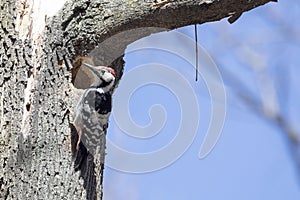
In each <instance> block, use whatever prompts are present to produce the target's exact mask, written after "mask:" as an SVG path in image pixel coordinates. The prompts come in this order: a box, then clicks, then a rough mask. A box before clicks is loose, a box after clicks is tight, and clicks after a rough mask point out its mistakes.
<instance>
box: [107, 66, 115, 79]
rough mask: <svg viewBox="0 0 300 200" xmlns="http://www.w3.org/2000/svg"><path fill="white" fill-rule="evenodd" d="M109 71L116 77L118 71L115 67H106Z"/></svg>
mask: <svg viewBox="0 0 300 200" xmlns="http://www.w3.org/2000/svg"><path fill="white" fill-rule="evenodd" d="M104 68H105V69H106V70H107V71H108V72H109V73H111V74H112V75H113V76H114V77H116V73H115V70H114V69H113V68H110V67H104Z"/></svg>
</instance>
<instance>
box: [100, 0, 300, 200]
mask: <svg viewBox="0 0 300 200" xmlns="http://www.w3.org/2000/svg"><path fill="white" fill-rule="evenodd" d="M298 19H300V1H295V0H286V1H279V3H269V4H267V5H265V6H262V7H259V8H256V9H254V10H252V11H250V12H247V13H244V14H243V15H242V16H241V18H240V19H239V20H238V21H237V22H235V23H234V24H232V25H230V24H229V23H228V22H227V21H226V20H222V21H219V22H213V23H207V24H203V25H198V39H199V45H200V46H201V47H202V48H203V49H204V50H205V51H206V52H207V54H208V55H209V56H211V58H212V60H213V61H214V63H215V64H216V66H217V69H218V70H219V71H220V73H221V74H222V78H223V80H224V87H225V89H226V103H224V101H223V100H222V99H218V98H217V99H215V101H216V102H217V103H216V104H221V105H223V107H226V118H225V123H224V127H223V130H222V132H221V136H220V138H219V140H218V141H217V144H216V146H215V147H214V148H213V149H212V151H211V152H210V153H209V154H208V155H207V156H206V157H205V158H204V159H199V156H198V155H199V151H200V147H201V145H202V144H203V142H204V138H205V135H206V134H207V130H208V128H209V125H210V123H212V122H211V116H212V115H213V114H212V105H214V103H213V102H212V99H211V96H213V94H211V92H209V91H208V87H209V86H207V84H213V83H210V82H209V83H207V81H206V80H205V79H206V78H207V77H203V76H201V75H200V76H199V80H198V81H197V82H196V81H195V69H194V68H193V66H192V64H191V63H189V62H188V60H189V58H187V56H191V57H193V55H195V50H194V46H192V45H190V44H189V43H188V42H186V39H182V38H181V34H184V35H186V36H188V37H190V38H191V39H190V40H193V39H194V26H189V27H183V28H180V29H177V30H174V31H172V32H165V33H159V34H155V35H151V36H149V37H147V38H144V39H142V40H139V41H137V42H135V43H133V44H132V45H130V46H129V47H128V49H127V53H126V55H125V61H126V65H125V71H124V75H123V78H122V80H121V82H120V86H119V88H118V89H117V90H116V91H115V94H114V102H113V103H114V105H113V106H114V109H116V108H119V107H120V106H119V107H118V106H117V105H116V104H120V101H121V103H122V106H123V105H124V107H123V108H124V110H125V111H127V110H129V112H130V115H131V119H132V121H133V122H134V123H133V125H135V126H136V127H137V128H135V127H130V126H129V127H127V128H126V127H125V128H124V127H120V123H122V122H119V123H117V122H116V119H115V117H114V114H115V113H116V110H114V111H113V114H112V116H111V119H110V124H109V130H108V139H109V140H110V141H111V142H112V143H113V144H115V145H116V146H118V147H120V148H123V149H125V150H126V151H130V152H136V153H149V152H150V153H151V152H155V151H156V152H159V151H160V150H161V149H162V148H163V147H164V146H168V145H170V141H172V139H173V140H174V138H177V137H178V135H177V132H178V130H179V128H180V127H181V126H182V125H183V124H184V123H186V121H185V120H186V118H187V121H188V122H190V123H194V122H195V121H196V122H199V123H198V129H197V131H196V135H195V138H194V139H192V140H191V141H190V142H192V143H191V145H190V146H189V147H188V148H187V150H186V151H182V153H183V155H181V156H180V158H178V159H176V161H175V162H173V163H172V164H170V165H168V166H164V168H162V169H158V170H154V171H152V172H148V173H138V174H134V173H125V172H121V171H118V170H115V169H112V168H110V167H109V166H106V168H105V175H104V200H120V199H129V200H153V199H155V200H165V199H172V200H184V199H189V200H198V199H205V200H219V199H230V200H241V199H242V200H248V199H249V200H265V199H272V200H282V199H288V200H298V199H300V179H299V177H297V171H296V167H295V163H294V161H293V160H292V156H291V154H290V152H289V148H288V146H287V143H286V141H285V138H284V137H283V133H282V132H281V131H280V130H279V129H278V127H277V125H276V124H273V123H270V122H269V121H268V120H265V119H264V118H263V117H260V115H259V114H257V113H256V112H255V111H253V108H249V106H248V105H247V104H245V103H243V101H242V100H241V99H240V98H239V97H238V95H237V91H241V92H243V93H245V94H246V95H249V96H250V97H251V98H253V99H254V100H257V101H258V104H257V105H261V104H263V102H261V97H262V96H263V97H266V98H265V99H266V100H265V103H266V104H267V105H268V106H270V109H271V110H273V111H274V110H275V111H276V110H278V108H280V109H281V112H282V114H283V116H284V117H285V118H286V119H288V121H289V123H290V126H292V127H294V129H295V130H297V131H298V133H299V132H300V125H299V119H300V112H299V111H300V101H299V100H300V93H299V89H298V87H299V85H300V80H299V78H298V77H299V74H300V68H299V67H298V65H299V63H300V62H299V61H300V58H299V55H300V26H299V23H298ZM174 32H175V33H174ZM153 44H159V45H161V47H168V48H171V49H176V50H178V49H179V50H182V51H183V52H185V53H187V54H184V53H182V54H176V53H174V52H171V51H168V50H162V49H159V48H156V49H154V48H152V49H149V48H146V47H148V46H149V45H150V46H151V45H153ZM137 47H139V48H140V49H138V50H136V48H137ZM143 47H144V48H143ZM133 49H135V50H133ZM199 53H200V54H201V55H199V60H200V61H199V62H200V65H199V66H200V68H201V69H200V71H202V70H203V68H205V67H210V66H209V65H210V64H207V63H206V62H205V58H204V57H203V55H204V54H205V52H204V51H202V49H201V50H200V51H199ZM206 57H207V56H206ZM142 67H144V68H143V70H144V71H145V73H140V72H137V74H138V76H135V77H137V80H139V81H140V82H138V81H137V84H139V85H137V86H139V88H138V89H137V90H134V91H130V92H133V93H132V94H131V95H130V98H129V99H128V98H127V99H125V97H124V96H122V93H121V92H120V91H121V90H122V88H121V86H122V84H123V85H132V84H135V83H131V82H128V81H131V80H132V78H130V74H132V73H134V72H135V71H134V70H136V69H141V68H142ZM151 67H154V68H155V70H152V71H151V70H150V72H149V70H148V69H152V68H151ZM164 69H166V70H171V71H169V72H167V73H164V71H163V70H164ZM172 69H173V70H175V72H173V71H172ZM264 70H265V71H267V72H268V73H267V74H269V78H270V80H271V81H265V80H269V79H266V77H264V76H261V74H264V73H262V71H264ZM176 72H177V75H179V77H176V76H177V75H176ZM228 72H230V73H231V74H232V77H231V78H230V77H229V76H228ZM205 76H206V75H205ZM148 79H150V80H153V82H152V83H151V82H147V80H148ZM181 79H182V80H181ZM210 79H213V80H214V76H212V78H211V77H210ZM161 80H166V82H163V83H158V82H159V81H161ZM234 80H236V81H234ZM143 81H144V82H145V85H142V84H141V82H142V83H143ZM214 81H215V82H218V80H214ZM174 83H175V84H174ZM176 83H177V84H176ZM241 83H242V84H241ZM269 86H270V87H274V88H275V89H276V93H275V94H272V92H270V91H272V90H266V91H265V90H264V88H268V87H269ZM171 87H175V88H171ZM190 89H192V91H193V92H192V95H191V94H188V93H187V91H189V90H190ZM246 89H247V90H246ZM118 92H119V93H118ZM189 95H191V96H189ZM193 95H194V96H193ZM274 95H275V96H274ZM184 97H186V99H184ZM194 97H195V98H196V104H197V105H196V106H195V105H194V104H193V101H192V100H193V98H194ZM116 98H119V99H116ZM220 98H222V96H221V97H220ZM120 99H121V100H120ZM182 99H184V100H182ZM187 99H188V100H187ZM189 100H190V101H189ZM276 100H277V101H276ZM180 101H184V102H180ZM127 102H128V106H127ZM181 103H183V104H181ZM153 105H160V107H159V106H156V107H152V106H153ZM184 106H185V107H184ZM151 107H152V108H153V110H152V111H153V113H155V112H156V111H157V114H156V115H155V114H154V115H153V116H149V115H148V114H149V109H150V108H151ZM161 107H163V109H162V108H161ZM197 107H198V108H199V115H198V116H195V115H193V114H191V115H192V116H189V117H185V119H181V117H182V116H183V114H182V113H184V112H185V111H186V110H188V112H190V113H194V114H195V113H197ZM221 107H222V106H221ZM159 109H161V110H159ZM221 114H222V111H221V110H220V112H219V113H217V117H216V119H217V120H220V123H221V121H222V117H221ZM151 120H152V121H151ZM164 120H165V121H164ZM197 120H198V121H197ZM151 123H155V124H156V125H161V127H160V128H159V129H157V126H156V125H155V126H151ZM148 125H150V126H148ZM191 126H192V125H191ZM143 128H144V129H145V130H146V131H145V130H144V131H143ZM124 129H127V130H128V131H127V132H129V134H134V135H135V136H136V137H131V136H129V135H127V134H126V133H125V131H124ZM184 130H187V133H186V134H187V135H189V134H190V133H189V129H188V128H185V129H184ZM139 131H141V132H139ZM153 134H155V135H153ZM142 136H151V137H149V138H139V137H142ZM187 137H189V136H187ZM184 142H185V141H184V139H183V140H182V144H183V143H184ZM187 143H189V141H188V142H187ZM180 145H181V144H180ZM180 145H179V146H180ZM173 151H174V152H176V149H174V150H173ZM107 153H108V155H107V157H108V159H107V160H110V159H113V158H111V157H110V156H111V154H110V149H108V151H107ZM174 154H175V153H174ZM157 155H158V156H157V157H155V159H156V158H157V161H158V160H166V159H167V158H166V157H165V156H166V154H163V155H162V154H161V155H160V154H159V153H158V154H157ZM168 155H169V156H170V157H172V156H173V155H171V154H168ZM127 161H128V162H131V164H132V165H133V166H138V167H139V166H142V167H145V168H147V166H149V165H151V164H152V163H148V161H147V160H145V161H143V162H139V163H135V162H132V161H130V160H128V159H127V158H126V157H123V158H122V159H120V160H119V163H121V165H122V163H124V165H125V163H126V162H127ZM151 162H152V161H151ZM155 162H156V161H154V163H155Z"/></svg>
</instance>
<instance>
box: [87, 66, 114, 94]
mask: <svg viewBox="0 0 300 200" xmlns="http://www.w3.org/2000/svg"><path fill="white" fill-rule="evenodd" d="M82 66H84V67H87V68H88V69H89V70H91V71H92V72H93V74H94V77H95V82H94V83H93V84H92V85H91V86H92V87H97V88H98V87H101V88H103V89H104V90H106V91H109V90H110V89H111V88H112V86H113V84H114V82H115V78H116V73H115V70H114V69H112V68H110V67H105V66H93V65H90V64H87V63H84V62H82Z"/></svg>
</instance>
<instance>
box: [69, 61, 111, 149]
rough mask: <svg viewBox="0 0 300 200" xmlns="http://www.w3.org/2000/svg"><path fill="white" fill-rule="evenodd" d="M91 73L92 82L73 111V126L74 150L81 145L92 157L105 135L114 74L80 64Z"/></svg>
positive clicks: (103, 69)
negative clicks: (74, 135) (75, 141)
mask: <svg viewBox="0 0 300 200" xmlns="http://www.w3.org/2000/svg"><path fill="white" fill-rule="evenodd" d="M82 66H84V67H87V68H88V69H89V70H90V71H92V72H93V75H94V82H93V83H92V85H91V86H90V87H89V88H87V89H86V90H85V91H84V93H83V94H82V95H81V97H80V100H79V101H78V104H77V106H76V109H75V118H74V123H73V124H74V126H75V128H76V130H77V133H78V142H77V145H76V149H77V150H79V148H80V144H82V145H83V146H84V147H85V148H86V149H87V151H88V152H89V153H91V154H92V155H94V154H95V153H96V151H97V148H99V146H100V145H105V144H100V138H101V136H103V134H106V129H107V126H108V118H109V115H110V112H111V90H112V88H113V85H114V81H115V72H114V70H113V69H112V68H109V67H105V66H92V65H89V64H87V63H82Z"/></svg>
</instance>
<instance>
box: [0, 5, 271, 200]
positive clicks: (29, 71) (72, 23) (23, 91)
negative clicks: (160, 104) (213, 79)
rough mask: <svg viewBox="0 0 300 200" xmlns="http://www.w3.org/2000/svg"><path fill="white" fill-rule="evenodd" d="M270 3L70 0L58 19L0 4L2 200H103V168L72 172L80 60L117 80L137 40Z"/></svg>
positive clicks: (38, 7)
mask: <svg viewBox="0 0 300 200" xmlns="http://www.w3.org/2000/svg"><path fill="white" fill-rule="evenodd" d="M270 1H272V0H256V1H248V0H238V1H237V0H221V1H219V0H198V1H191V0H181V1H179V0H177V1H175V0H164V1H156V0H148V1H138V0H129V1H124V0H116V1H111V0H109V1H108V0H93V1H89V0H80V1H75V0H73V1H68V2H67V3H66V4H65V5H64V7H63V9H62V10H61V11H60V12H58V13H56V14H55V15H54V16H53V17H49V16H48V17H47V16H46V12H44V10H45V7H46V5H45V4H43V0H39V1H38V0H35V1H33V0H28V1H21V0H16V1H12V0H11V1H9V0H2V1H0V20H1V21H0V25H1V26H0V45H1V46H0V54H1V55H0V61H1V68H0V116H1V121H0V131H1V138H0V156H1V157H0V166H1V167H0V197H1V199H101V197H102V172H103V165H102V164H101V163H94V164H95V166H94V168H93V169H94V171H89V170H90V169H89V168H88V169H86V170H87V172H86V173H90V174H89V176H90V177H93V179H86V177H84V176H82V175H80V172H75V171H74V160H73V159H72V151H71V149H72V146H73V147H74V143H75V142H74V141H73V140H71V138H72V137H71V130H72V126H70V123H71V122H72V115H71V114H72V110H73V107H74V103H75V102H76V98H75V96H74V92H73V91H72V87H70V85H71V83H73V84H74V85H75V86H76V83H75V82H76V80H75V78H76V76H75V75H76V72H75V71H76V69H75V70H74V66H73V65H74V64H72V63H74V60H75V59H76V57H77V56H79V55H80V56H88V57H91V58H92V59H93V60H94V62H95V63H96V64H101V65H110V64H112V66H113V67H114V68H115V70H116V74H117V79H118V80H119V79H120V78H121V76H122V70H123V65H124V62H123V59H122V57H123V54H124V51H125V48H126V46H127V45H128V44H130V43H132V42H133V41H135V40H137V39H139V38H142V37H145V36H147V35H149V34H151V33H155V32H160V31H164V30H170V29H174V28H178V27H182V26H186V25H190V24H195V23H199V24H201V23H205V22H209V21H216V20H220V19H222V18H225V17H228V16H232V17H231V18H230V20H229V21H230V22H233V21H235V20H236V19H237V18H238V17H239V16H240V15H241V13H243V12H245V11H248V10H250V9H253V8H255V7H257V6H260V5H263V4H265V3H267V2H270ZM273 1H274V0H273ZM146 27H152V28H146ZM72 69H73V70H72ZM79 83H80V81H79ZM76 87H77V86H76ZM78 87H79V86H78ZM73 136H74V135H73ZM75 138H76V136H75ZM102 140H103V144H105V137H103V139H102ZM104 151H105V148H104V147H103V148H101V155H100V156H102V157H103V158H102V159H104ZM80 177H83V179H82V178H80ZM95 181H96V183H95Z"/></svg>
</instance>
